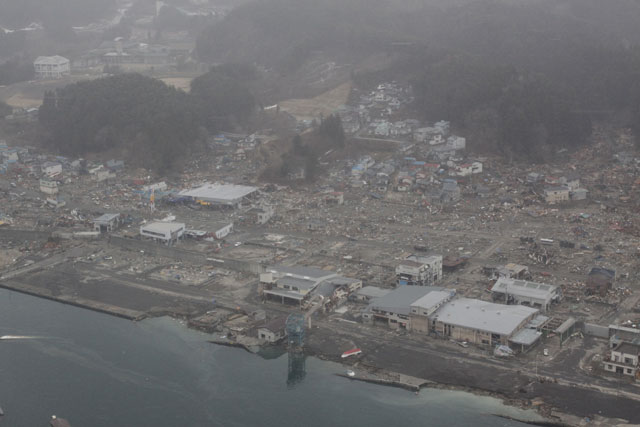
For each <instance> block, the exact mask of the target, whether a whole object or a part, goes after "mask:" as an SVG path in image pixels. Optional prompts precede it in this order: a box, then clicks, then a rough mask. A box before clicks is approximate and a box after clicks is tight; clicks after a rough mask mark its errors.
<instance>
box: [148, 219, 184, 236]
mask: <svg viewBox="0 0 640 427" xmlns="http://www.w3.org/2000/svg"><path fill="white" fill-rule="evenodd" d="M184 227H185V225H184V223H182V222H160V221H158V222H151V223H149V224H145V225H143V226H142V227H140V231H142V230H145V231H151V232H155V233H163V234H164V233H173V232H175V231H179V230H180V229H181V228H184Z"/></svg>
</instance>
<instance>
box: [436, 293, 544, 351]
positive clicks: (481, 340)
mask: <svg viewBox="0 0 640 427" xmlns="http://www.w3.org/2000/svg"><path fill="white" fill-rule="evenodd" d="M537 315H538V310H537V309H535V308H531V307H525V306H522V305H503V304H495V303H492V302H486V301H481V300H477V299H470V298H460V299H458V300H454V301H451V302H449V303H447V304H445V305H444V306H443V307H441V308H440V309H439V310H438V311H436V312H435V314H434V315H433V316H432V317H431V321H432V327H433V330H434V332H435V333H436V334H438V335H440V336H444V337H450V338H452V339H455V340H459V341H467V342H470V343H473V344H484V345H491V346H495V345H500V344H501V345H508V344H509V342H510V341H512V342H513V341H514V340H515V343H517V344H518V345H522V346H525V347H526V346H531V345H533V344H534V343H535V341H537V339H538V338H539V337H540V335H541V334H540V333H536V332H535V331H533V332H532V333H528V330H527V328H526V326H527V324H529V323H530V322H531V321H532V320H533V319H534V318H535V317H536V316H537ZM522 330H525V333H520V331H522ZM519 333H520V334H519ZM523 335H527V336H523Z"/></svg>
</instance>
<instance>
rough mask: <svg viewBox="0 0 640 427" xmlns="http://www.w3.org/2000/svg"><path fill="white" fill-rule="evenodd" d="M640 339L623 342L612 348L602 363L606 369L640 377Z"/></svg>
mask: <svg viewBox="0 0 640 427" xmlns="http://www.w3.org/2000/svg"><path fill="white" fill-rule="evenodd" d="M639 360H640V339H636V340H634V341H633V342H621V343H619V344H618V345H616V346H615V347H614V348H612V349H611V350H610V352H609V355H608V356H607V357H605V359H604V360H603V362H602V364H603V367H604V370H605V371H607V372H613V373H616V374H622V375H627V376H630V377H632V378H636V377H640V375H639V374H640V363H639Z"/></svg>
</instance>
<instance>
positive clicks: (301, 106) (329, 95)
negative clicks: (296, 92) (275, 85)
mask: <svg viewBox="0 0 640 427" xmlns="http://www.w3.org/2000/svg"><path fill="white" fill-rule="evenodd" d="M350 92H351V82H347V83H343V84H341V85H340V86H338V87H336V88H335V89H332V90H330V91H327V92H325V93H323V94H321V95H318V96H316V97H315V98H308V99H288V100H286V101H282V102H281V103H280V109H281V110H282V111H286V112H287V113H289V114H291V115H292V116H294V117H295V118H296V119H298V120H313V119H317V118H320V116H321V115H322V116H324V117H326V116H328V115H330V114H332V113H334V112H335V111H336V110H337V109H338V107H340V106H341V105H344V104H346V103H347V98H348V97H349V93H350Z"/></svg>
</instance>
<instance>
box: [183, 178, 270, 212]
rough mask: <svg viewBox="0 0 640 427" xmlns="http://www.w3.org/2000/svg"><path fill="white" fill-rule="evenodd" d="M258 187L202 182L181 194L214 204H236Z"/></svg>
mask: <svg viewBox="0 0 640 427" xmlns="http://www.w3.org/2000/svg"><path fill="white" fill-rule="evenodd" d="M257 191H258V189H257V188H256V187H249V186H246V185H233V184H209V183H207V184H204V185H202V186H200V187H198V188H194V189H191V190H183V191H181V192H180V193H179V194H180V195H181V196H188V197H193V198H194V199H197V200H200V201H202V202H205V203H210V204H215V205H226V206H234V207H235V206H237V205H239V204H241V203H242V200H243V199H244V198H246V197H248V196H250V195H252V194H254V193H256V192H257Z"/></svg>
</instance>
